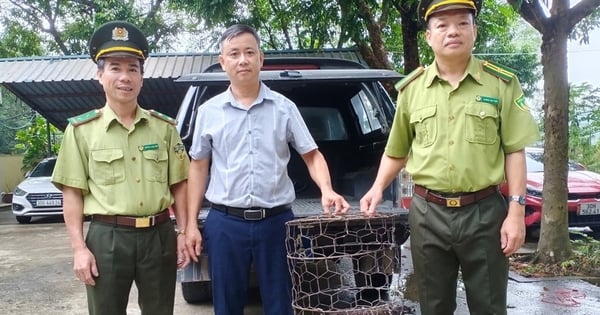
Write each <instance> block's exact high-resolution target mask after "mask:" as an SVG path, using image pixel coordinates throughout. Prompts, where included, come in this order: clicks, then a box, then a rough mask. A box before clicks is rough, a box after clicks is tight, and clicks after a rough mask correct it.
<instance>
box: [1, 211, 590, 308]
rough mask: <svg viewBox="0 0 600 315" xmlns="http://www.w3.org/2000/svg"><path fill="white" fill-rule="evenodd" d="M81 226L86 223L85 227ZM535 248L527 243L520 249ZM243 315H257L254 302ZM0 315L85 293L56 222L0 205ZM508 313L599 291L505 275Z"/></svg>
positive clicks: (57, 304)
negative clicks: (26, 219) (24, 220)
mask: <svg viewBox="0 0 600 315" xmlns="http://www.w3.org/2000/svg"><path fill="white" fill-rule="evenodd" d="M86 225H87V223H86ZM531 248H535V244H528V246H526V247H524V248H523V250H527V249H531ZM411 274H412V264H411V257H410V248H408V247H407V246H403V248H402V271H401V275H400V282H401V286H402V288H403V298H404V300H403V302H404V314H419V313H420V312H419V306H418V303H417V302H415V300H418V297H417V296H416V295H417V294H416V293H415V290H414V288H413V286H412V284H411V277H410V275H411ZM180 291H181V288H180V286H178V287H177V292H176V300H175V314H177V315H188V314H189V315H192V314H194V315H198V314H200V315H202V314H214V312H213V310H212V305H210V303H208V304H201V305H190V304H187V303H186V302H185V301H184V300H183V298H182V295H181V292H180ZM136 299H137V291H136V290H135V287H134V288H133V290H132V292H131V295H130V303H129V308H128V314H141V312H140V310H139V308H138V306H137V304H136ZM250 302H251V303H250V305H249V306H248V307H247V309H246V312H245V315H258V314H262V307H261V306H260V302H259V301H258V300H257V299H254V300H251V301H250ZM457 302H458V308H457V310H456V313H455V314H459V315H462V314H469V313H468V309H467V305H466V297H465V292H464V289H463V288H462V287H461V286H460V285H459V290H458V298H457ZM0 314H19V315H38V314H48V315H54V314H56V315H64V314H67V315H70V314H74V315H79V314H82V315H83V314H87V306H86V298H85V289H84V287H83V285H82V284H81V283H80V282H79V281H77V280H76V278H75V276H74V275H73V272H72V255H71V250H70V248H69V240H68V237H67V234H66V230H65V228H64V223H63V222H62V219H61V218H34V220H33V222H32V223H31V224H25V225H23V224H18V223H17V222H16V220H15V218H14V216H13V215H12V212H11V211H10V208H9V207H6V206H4V207H2V205H0ZM508 314H524V315H525V314H527V315H536V314H540V315H542V314H543V315H546V314H577V315H588V314H589V315H592V314H600V287H598V286H595V285H592V284H590V283H588V282H585V281H582V280H579V279H565V278H556V279H526V278H523V277H520V276H518V275H516V274H511V277H510V280H509V286H508Z"/></svg>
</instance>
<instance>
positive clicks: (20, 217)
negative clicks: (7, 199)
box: [17, 215, 31, 224]
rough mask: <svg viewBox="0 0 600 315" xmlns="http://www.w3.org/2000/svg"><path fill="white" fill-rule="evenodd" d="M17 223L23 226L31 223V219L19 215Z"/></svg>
mask: <svg viewBox="0 0 600 315" xmlns="http://www.w3.org/2000/svg"><path fill="white" fill-rule="evenodd" d="M17 222H19V223H21V224H27V223H31V217H26V216H22V215H18V216H17Z"/></svg>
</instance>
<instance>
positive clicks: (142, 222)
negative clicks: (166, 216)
mask: <svg viewBox="0 0 600 315" xmlns="http://www.w3.org/2000/svg"><path fill="white" fill-rule="evenodd" d="M135 227H136V228H147V227H150V217H140V218H135Z"/></svg>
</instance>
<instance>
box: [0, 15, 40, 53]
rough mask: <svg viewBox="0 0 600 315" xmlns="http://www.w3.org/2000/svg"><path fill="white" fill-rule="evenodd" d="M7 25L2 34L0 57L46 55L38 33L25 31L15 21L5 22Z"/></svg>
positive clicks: (0, 37)
mask: <svg viewBox="0 0 600 315" xmlns="http://www.w3.org/2000/svg"><path fill="white" fill-rule="evenodd" d="M5 23H6V24H5V25H6V28H5V30H4V32H3V33H2V34H0V57H4V58H7V57H24V56H38V55H42V54H43V53H44V50H43V49H42V47H41V46H40V41H41V38H40V36H39V35H38V34H37V33H35V32H33V31H30V30H27V29H24V28H23V27H22V26H21V25H19V24H18V23H16V22H15V21H9V20H5ZM16 43H18V44H17V45H15V44H16Z"/></svg>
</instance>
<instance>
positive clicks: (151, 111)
mask: <svg viewBox="0 0 600 315" xmlns="http://www.w3.org/2000/svg"><path fill="white" fill-rule="evenodd" d="M148 113H149V114H150V116H153V117H156V118H158V119H161V120H164V121H166V122H168V123H169V124H171V125H177V120H175V119H173V118H171V117H169V116H167V115H165V114H163V113H161V112H157V111H155V110H154V109H149V110H148Z"/></svg>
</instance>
